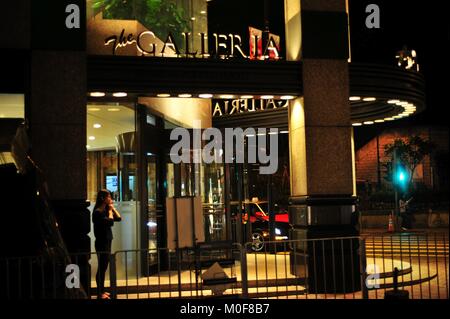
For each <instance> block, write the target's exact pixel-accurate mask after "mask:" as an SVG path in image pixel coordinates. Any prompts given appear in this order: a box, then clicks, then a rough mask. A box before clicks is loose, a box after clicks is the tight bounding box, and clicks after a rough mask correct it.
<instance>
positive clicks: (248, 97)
mask: <svg viewBox="0 0 450 319" xmlns="http://www.w3.org/2000/svg"><path fill="white" fill-rule="evenodd" d="M241 99H253V95H241Z"/></svg>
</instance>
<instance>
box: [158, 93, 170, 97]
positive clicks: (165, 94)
mask: <svg viewBox="0 0 450 319" xmlns="http://www.w3.org/2000/svg"><path fill="white" fill-rule="evenodd" d="M156 96H157V97H170V94H168V93H160V94H158V95H156Z"/></svg>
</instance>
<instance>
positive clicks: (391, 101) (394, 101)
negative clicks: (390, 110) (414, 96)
mask: <svg viewBox="0 0 450 319" xmlns="http://www.w3.org/2000/svg"><path fill="white" fill-rule="evenodd" d="M387 102H388V104H397V103H400V100H389V101H387Z"/></svg>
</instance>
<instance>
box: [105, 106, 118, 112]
mask: <svg viewBox="0 0 450 319" xmlns="http://www.w3.org/2000/svg"><path fill="white" fill-rule="evenodd" d="M108 111H109V112H119V111H120V109H119V108H117V107H110V108H109V109H108Z"/></svg>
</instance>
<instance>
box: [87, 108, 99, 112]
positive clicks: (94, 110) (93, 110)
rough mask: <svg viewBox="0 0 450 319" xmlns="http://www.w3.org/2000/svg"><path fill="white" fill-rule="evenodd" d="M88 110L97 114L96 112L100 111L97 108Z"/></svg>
mask: <svg viewBox="0 0 450 319" xmlns="http://www.w3.org/2000/svg"><path fill="white" fill-rule="evenodd" d="M88 110H89V111H91V112H98V111H100V108H98V107H90V108H88Z"/></svg>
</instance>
